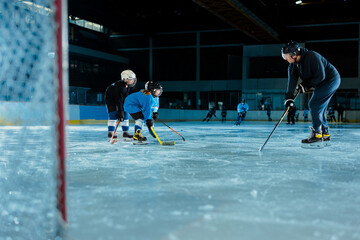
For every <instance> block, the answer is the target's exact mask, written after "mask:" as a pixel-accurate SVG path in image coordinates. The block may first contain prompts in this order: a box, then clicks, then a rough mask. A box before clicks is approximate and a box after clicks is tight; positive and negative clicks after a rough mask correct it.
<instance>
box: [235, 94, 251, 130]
mask: <svg viewBox="0 0 360 240" xmlns="http://www.w3.org/2000/svg"><path fill="white" fill-rule="evenodd" d="M248 110H249V105H248V104H247V103H246V101H245V99H244V100H243V101H242V102H241V103H239V104H238V106H237V112H238V115H237V117H236V122H235V125H236V126H238V125H240V124H241V122H242V121H244V119H245V116H246V113H247V111H248Z"/></svg>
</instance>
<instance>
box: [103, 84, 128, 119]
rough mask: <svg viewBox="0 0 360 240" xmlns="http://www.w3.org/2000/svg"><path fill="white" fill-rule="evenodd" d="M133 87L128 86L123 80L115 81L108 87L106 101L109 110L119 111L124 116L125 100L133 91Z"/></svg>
mask: <svg viewBox="0 0 360 240" xmlns="http://www.w3.org/2000/svg"><path fill="white" fill-rule="evenodd" d="M132 89H133V88H132V87H126V83H125V82H124V81H122V80H119V81H117V82H114V83H113V84H111V85H110V86H108V87H107V88H106V92H105V102H106V106H107V109H108V112H113V111H118V112H119V113H120V116H122V117H124V101H125V98H126V97H127V96H128V95H129V94H130V93H131V92H132Z"/></svg>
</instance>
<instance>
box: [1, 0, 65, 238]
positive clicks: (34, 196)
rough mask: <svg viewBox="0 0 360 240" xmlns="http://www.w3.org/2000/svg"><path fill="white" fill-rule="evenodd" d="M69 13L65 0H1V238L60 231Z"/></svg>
mask: <svg viewBox="0 0 360 240" xmlns="http://www.w3.org/2000/svg"><path fill="white" fill-rule="evenodd" d="M66 15H67V14H66V1H64V0H30V1H24V0H9V1H0V22H1V25H0V36H1V37H0V226H1V227H0V239H61V238H62V237H63V233H62V230H63V226H64V223H66V220H67V219H66V204H65V203H66V198H65V134H64V126H65V122H64V119H65V114H64V109H65V107H66V104H65V101H66V100H67V97H66V94H65V93H66V92H67V83H68V81H67V37H66V36H67V27H66V26H67V24H66V23H67V19H66ZM63 23H65V24H63Z"/></svg>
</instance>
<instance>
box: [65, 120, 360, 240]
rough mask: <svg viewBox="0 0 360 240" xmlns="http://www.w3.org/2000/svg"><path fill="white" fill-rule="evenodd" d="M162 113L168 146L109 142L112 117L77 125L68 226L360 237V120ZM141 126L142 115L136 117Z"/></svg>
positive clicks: (124, 233) (164, 234)
mask: <svg viewBox="0 0 360 240" xmlns="http://www.w3.org/2000/svg"><path fill="white" fill-rule="evenodd" d="M275 124H276V122H247V121H245V122H243V124H242V125H241V126H238V127H234V126H233V122H227V123H221V122H212V121H210V122H209V123H204V122H177V123H174V122H170V123H168V125H170V126H171V127H172V128H173V129H174V130H176V131H178V132H179V133H180V134H181V135H183V136H184V137H185V139H186V142H183V141H182V139H181V137H179V136H178V135H177V134H176V133H174V132H173V131H171V130H170V129H169V128H167V127H166V126H164V125H163V124H161V123H159V122H158V123H156V125H155V130H156V132H157V134H158V135H159V137H160V139H162V140H176V145H175V146H161V145H159V144H158V143H157V142H156V140H155V139H153V138H152V137H151V136H150V135H149V133H148V132H147V130H144V135H145V136H147V137H148V139H149V140H150V142H151V143H152V144H148V145H133V144H131V143H126V142H122V141H118V142H116V143H115V144H113V145H111V144H110V143H108V142H107V138H106V134H107V132H106V129H107V128H106V126H100V125H92V126H89V125H87V126H68V129H67V130H68V164H67V174H68V175H67V181H68V184H67V191H68V210H69V212H68V213H69V216H68V218H69V226H68V230H69V232H68V233H69V236H70V237H71V239H74V240H85V239H86V240H90V239H127V240H131V239H139V240H143V239H169V240H177V239H179V240H180V239H189V240H190V239H194V240H197V239H204V240H209V239H214V240H228V239H248V240H252V239H253V240H264V239H267V240H269V239H274V240H275V239H276V240H282V239H284V240H289V239H292V240H296V239H324V240H340V239H346V240H351V239H360V217H359V216H360V154H359V153H360V150H359V149H360V126H359V125H356V124H347V125H330V132H331V137H332V142H331V144H332V145H331V146H328V147H325V148H323V149H303V148H301V144H300V142H301V139H303V138H306V137H308V136H309V129H308V127H309V125H310V123H297V124H295V125H293V126H290V125H286V124H284V123H282V124H280V125H279V127H278V128H277V130H276V131H275V133H274V134H273V136H272V137H271V138H270V140H269V142H268V143H267V144H266V146H265V148H264V150H263V151H262V154H260V153H259V151H258V150H259V147H260V146H261V145H263V143H264V142H265V140H266V138H267V137H268V136H269V134H270V132H271V130H272V129H273V127H274V126H275ZM130 130H131V131H133V124H131V126H130Z"/></svg>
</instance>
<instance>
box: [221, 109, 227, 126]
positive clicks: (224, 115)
mask: <svg viewBox="0 0 360 240" xmlns="http://www.w3.org/2000/svg"><path fill="white" fill-rule="evenodd" d="M226 114H227V112H226V107H225V106H224V107H223V108H222V111H221V122H222V123H223V122H225V121H226Z"/></svg>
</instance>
